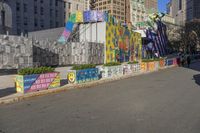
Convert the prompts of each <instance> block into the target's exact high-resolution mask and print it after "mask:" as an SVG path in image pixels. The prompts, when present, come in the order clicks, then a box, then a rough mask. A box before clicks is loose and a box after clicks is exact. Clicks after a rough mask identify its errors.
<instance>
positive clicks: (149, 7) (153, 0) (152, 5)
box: [145, 0, 158, 14]
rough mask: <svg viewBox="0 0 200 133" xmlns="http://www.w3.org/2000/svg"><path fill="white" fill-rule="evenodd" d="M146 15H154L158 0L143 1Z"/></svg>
mask: <svg viewBox="0 0 200 133" xmlns="http://www.w3.org/2000/svg"><path fill="white" fill-rule="evenodd" d="M145 8H146V13H147V14H148V13H155V12H157V11H158V0H145Z"/></svg>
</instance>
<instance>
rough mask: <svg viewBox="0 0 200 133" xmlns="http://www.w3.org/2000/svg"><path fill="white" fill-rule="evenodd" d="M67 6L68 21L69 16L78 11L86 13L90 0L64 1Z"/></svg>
mask: <svg viewBox="0 0 200 133" xmlns="http://www.w3.org/2000/svg"><path fill="white" fill-rule="evenodd" d="M64 1H65V6H66V12H67V14H66V21H67V20H68V18H69V16H70V15H71V14H72V13H75V12H76V11H84V10H86V8H87V7H86V6H89V5H88V2H89V0H64Z"/></svg>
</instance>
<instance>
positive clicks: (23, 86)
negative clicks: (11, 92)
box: [16, 73, 60, 93]
mask: <svg viewBox="0 0 200 133" xmlns="http://www.w3.org/2000/svg"><path fill="white" fill-rule="evenodd" d="M56 87H60V74H59V73H46V74H34V75H25V76H22V75H18V76H17V77H16V89H17V92H21V93H28V92H34V91H40V90H46V89H50V88H56Z"/></svg>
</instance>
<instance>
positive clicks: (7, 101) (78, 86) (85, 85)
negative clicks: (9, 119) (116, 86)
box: [0, 66, 176, 105]
mask: <svg viewBox="0 0 200 133" xmlns="http://www.w3.org/2000/svg"><path fill="white" fill-rule="evenodd" d="M172 67H176V66H170V67H165V68H162V69H159V70H156V71H149V72H138V73H133V74H129V75H123V76H120V77H113V78H104V79H100V80H97V81H92V82H87V83H82V84H72V85H70V84H67V85H65V86H62V87H60V88H57V89H49V90H43V91H38V92H33V93H28V94H22V95H20V96H15V97H11V98H7V99H2V100H0V105H5V104H11V103H14V102H19V101H22V100H25V99H29V98H32V97H38V96H43V95H47V94H53V93H59V92H64V91H68V90H71V89H82V88H88V87H93V86H96V85H100V84H103V83H109V82H113V81H118V80H122V79H127V78H131V77H134V76H139V75H145V74H150V73H154V72H158V71H161V70H165V69H169V68H172Z"/></svg>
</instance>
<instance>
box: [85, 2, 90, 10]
mask: <svg viewBox="0 0 200 133" xmlns="http://www.w3.org/2000/svg"><path fill="white" fill-rule="evenodd" d="M84 7H85V10H89V9H90V0H85V5H84Z"/></svg>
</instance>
